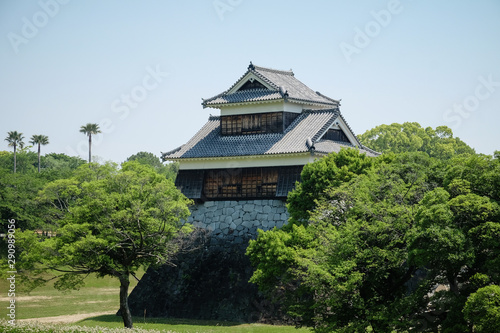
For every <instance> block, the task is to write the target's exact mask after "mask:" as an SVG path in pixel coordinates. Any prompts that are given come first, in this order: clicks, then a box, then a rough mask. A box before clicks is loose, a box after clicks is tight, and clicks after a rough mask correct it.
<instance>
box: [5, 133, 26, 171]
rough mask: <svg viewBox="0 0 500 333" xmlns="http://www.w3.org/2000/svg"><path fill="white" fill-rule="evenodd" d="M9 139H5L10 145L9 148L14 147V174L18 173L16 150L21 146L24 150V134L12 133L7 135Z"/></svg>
mask: <svg viewBox="0 0 500 333" xmlns="http://www.w3.org/2000/svg"><path fill="white" fill-rule="evenodd" d="M7 134H8V135H7V137H6V138H5V141H7V142H8V143H9V147H14V173H16V166H17V160H16V148H17V146H19V147H20V148H23V146H24V142H23V139H24V137H23V133H18V132H17V131H10V132H8V133H7Z"/></svg>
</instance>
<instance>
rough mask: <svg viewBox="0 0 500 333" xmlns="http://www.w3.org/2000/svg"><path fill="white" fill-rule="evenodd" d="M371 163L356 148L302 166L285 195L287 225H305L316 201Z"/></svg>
mask: <svg viewBox="0 0 500 333" xmlns="http://www.w3.org/2000/svg"><path fill="white" fill-rule="evenodd" d="M373 163H374V161H373V158H370V157H368V156H366V155H365V154H362V153H360V152H359V151H358V150H357V149H342V150H341V151H340V152H339V153H332V154H329V155H327V156H325V157H323V158H320V159H318V160H316V161H315V162H313V163H309V164H306V165H305V166H304V168H303V170H302V173H301V181H300V183H298V184H297V186H296V188H295V190H294V191H292V192H291V193H289V195H288V200H287V203H288V204H287V208H288V212H289V213H290V224H304V223H307V221H308V219H309V216H310V212H311V211H312V210H313V209H314V208H315V207H316V202H317V200H318V199H320V198H321V197H322V196H323V195H324V191H325V190H326V189H328V188H329V187H332V186H333V187H336V186H339V185H340V184H342V183H344V182H348V181H349V180H351V179H352V178H353V177H355V176H357V175H359V174H362V173H365V172H366V171H367V170H368V169H370V168H371V166H372V164H373Z"/></svg>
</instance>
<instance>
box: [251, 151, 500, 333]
mask: <svg viewBox="0 0 500 333" xmlns="http://www.w3.org/2000/svg"><path fill="white" fill-rule="evenodd" d="M384 155H385V154H384ZM498 163H499V161H498V160H497V159H492V158H491V157H485V156H482V155H468V156H455V157H452V158H451V159H448V160H443V159H438V158H431V157H429V156H428V155H427V154H426V153H424V152H414V153H404V154H392V155H391V154H389V155H387V156H383V157H382V158H378V159H377V160H376V162H374V164H373V166H372V167H371V168H369V169H366V170H365V172H364V173H359V174H357V175H354V176H352V177H351V178H350V180H349V181H347V182H339V183H338V184H332V185H330V186H329V187H327V188H326V189H324V190H323V192H322V195H321V196H320V197H319V198H318V200H317V201H316V204H315V208H313V210H312V211H309V212H308V214H309V215H308V216H309V218H308V221H309V222H308V223H307V224H292V225H291V226H289V227H287V228H283V229H281V230H278V229H274V230H271V231H267V232H260V233H259V236H258V238H257V240H255V241H251V242H250V245H249V247H248V249H247V254H248V255H249V256H250V259H251V262H252V264H253V265H254V267H255V272H254V274H253V277H252V280H251V281H252V282H254V283H256V284H258V286H259V289H260V290H261V291H263V292H264V293H266V294H267V295H269V296H270V297H272V298H273V299H275V300H278V301H279V302H280V303H281V304H282V305H283V307H284V308H285V309H286V311H287V312H288V313H289V314H290V315H291V316H293V317H294V318H297V320H298V324H299V325H306V326H310V327H313V328H314V330H315V331H317V332H332V331H334V332H359V331H367V330H368V331H371V332H393V331H397V332H399V331H401V332H405V331H408V330H420V331H425V332H437V331H439V332H443V333H448V332H449V333H451V332H469V331H470V329H469V328H468V323H467V321H466V320H465V319H464V315H463V312H462V311H463V309H464V307H465V304H466V301H467V298H468V297H469V295H471V294H473V293H475V292H476V291H477V290H478V288H482V287H485V286H487V285H488V284H495V285H499V284H500V280H499V278H500V261H499V259H498V258H499V255H500V241H499V239H500V223H499V222H500V207H499V205H498V203H497V201H496V199H495V198H496V197H497V196H498V194H497V192H496V191H498V190H499V187H498V184H499V183H498V182H497V181H496V179H497V174H495V170H498V169H497V168H498ZM497 173H498V172H497ZM486 180H489V181H490V184H487V185H485V184H482V183H483V182H484V181H486ZM311 188H313V189H314V187H311Z"/></svg>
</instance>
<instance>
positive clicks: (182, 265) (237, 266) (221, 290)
mask: <svg viewBox="0 0 500 333" xmlns="http://www.w3.org/2000/svg"><path fill="white" fill-rule="evenodd" d="M190 209H191V216H190V217H189V218H188V220H187V222H189V223H192V224H193V226H195V227H198V228H202V229H205V230H208V234H207V233H205V232H201V233H200V234H199V236H197V237H198V238H197V239H196V240H195V241H194V242H193V249H194V250H193V251H188V252H184V253H180V254H178V256H177V257H175V258H173V261H172V264H173V265H163V266H161V267H157V268H155V267H150V268H149V269H148V270H147V272H146V274H145V275H144V276H143V278H142V279H141V281H140V282H139V283H138V284H137V286H136V287H135V288H134V290H133V291H132V293H131V294H130V296H129V306H130V310H131V312H132V314H133V315H134V316H143V315H144V313H145V312H144V311H146V313H147V314H146V315H147V316H151V317H174V318H175V317H177V318H192V319H211V320H229V321H237V322H256V321H257V322H268V323H283V322H284V320H286V316H285V315H284V314H283V313H281V312H280V310H279V308H278V307H277V306H275V305H274V304H273V303H271V302H269V301H268V300H266V299H265V298H264V297H263V296H262V295H261V294H260V293H259V292H258V290H257V286H255V285H252V284H250V283H249V282H248V281H249V279H250V277H251V276H252V274H253V269H252V266H251V264H250V260H249V259H248V257H247V256H246V255H245V252H246V248H247V246H248V242H249V240H250V239H255V238H256V236H257V229H262V230H270V229H272V228H274V227H282V226H283V225H284V224H285V223H286V222H287V220H288V216H289V214H288V212H287V210H286V207H285V202H284V201H281V200H240V201H206V202H203V203H197V204H195V205H193V206H192V207H191V208H190Z"/></svg>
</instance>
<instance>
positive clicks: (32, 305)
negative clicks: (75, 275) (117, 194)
mask: <svg viewBox="0 0 500 333" xmlns="http://www.w3.org/2000/svg"><path fill="white" fill-rule="evenodd" d="M143 274H144V272H143V271H141V272H139V274H138V277H139V278H140V277H141V276H142V275H143ZM136 285H137V281H136V280H135V279H133V278H131V285H130V291H132V289H133V288H134V287H135V286H136ZM21 289H22V288H21V286H19V285H16V320H18V319H30V318H43V317H56V316H70V315H76V314H85V313H101V312H114V311H116V310H117V309H118V307H119V299H118V293H119V282H118V280H117V279H115V278H111V277H105V278H97V277H95V276H89V277H87V279H86V284H85V287H83V288H81V289H80V290H77V291H71V292H69V293H62V292H60V291H58V290H56V289H54V287H53V284H52V283H49V284H47V285H46V286H43V287H40V288H38V289H35V290H34V291H32V292H31V293H29V294H28V293H26V292H22V291H20V290H21ZM7 292H8V283H7V280H5V279H1V280H0V319H4V320H8V319H9V318H8V317H7V316H6V315H7V306H8V305H9V298H8V296H7ZM69 325H78V326H87V327H106V328H110V329H113V328H122V327H123V322H122V319H121V317H118V316H115V315H99V316H95V315H94V316H93V317H89V318H86V319H84V320H81V321H79V322H77V323H74V324H65V325H64V324H57V325H53V326H55V327H57V328H58V329H57V330H54V331H53V332H64V326H69ZM134 327H136V328H141V329H155V330H158V331H171V332H179V333H181V332H182V333H188V332H193V333H194V332H198V333H205V332H210V333H218V332H221V333H222V332H255V333H260V332H262V333H264V332H269V333H274V332H276V333H281V332H307V331H308V330H307V329H298V330H297V329H295V328H294V327H291V326H274V325H262V324H241V323H230V322H223V321H222V322H221V321H200V320H182V319H170V318H169V319H167V318H146V319H145V320H144V318H142V317H134ZM18 328H19V329H20V327H18ZM59 328H60V330H59ZM4 329H6V327H4ZM1 330H2V329H1V327H0V331H1ZM28 331H30V329H29V328H28V329H27V330H26V332H28ZM43 331H46V329H44V328H43V327H42V326H40V332H43ZM47 331H51V328H47ZM15 332H24V331H23V330H18V331H15Z"/></svg>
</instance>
